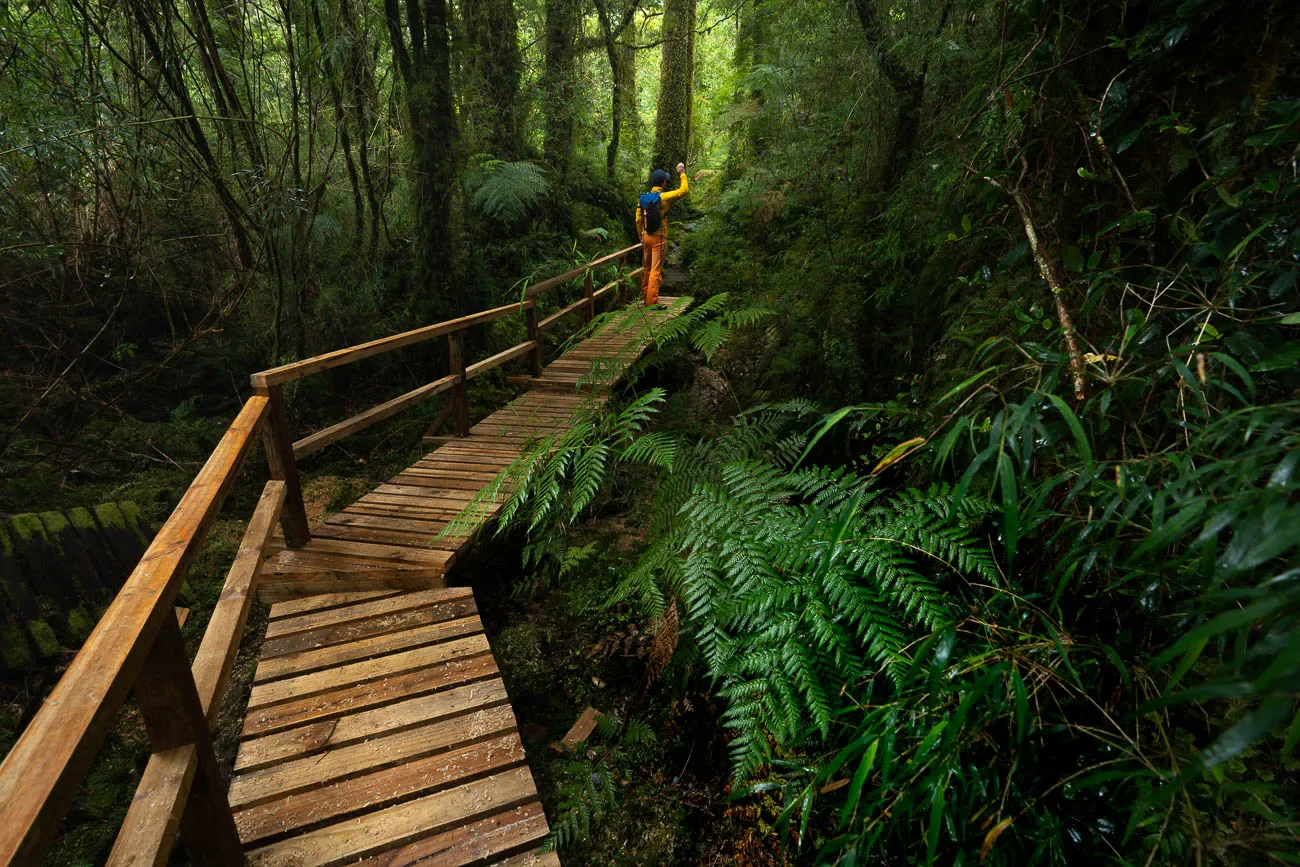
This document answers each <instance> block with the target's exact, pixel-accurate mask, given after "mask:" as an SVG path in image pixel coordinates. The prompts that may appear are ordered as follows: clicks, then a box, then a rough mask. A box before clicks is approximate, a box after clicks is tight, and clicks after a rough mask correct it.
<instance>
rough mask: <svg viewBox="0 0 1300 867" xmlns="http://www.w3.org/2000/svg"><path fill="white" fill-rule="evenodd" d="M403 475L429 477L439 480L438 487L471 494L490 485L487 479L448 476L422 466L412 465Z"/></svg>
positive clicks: (394, 479) (432, 479)
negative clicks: (478, 479)
mask: <svg viewBox="0 0 1300 867" xmlns="http://www.w3.org/2000/svg"><path fill="white" fill-rule="evenodd" d="M402 476H405V477H411V476H415V477H418V478H424V479H429V480H431V481H436V482H438V487H441V488H442V489H443V490H447V491H465V492H466V493H469V494H471V495H473V494H476V493H478V492H479V491H481V490H483V488H485V487H487V485H488V482H486V481H477V480H475V479H457V478H453V477H451V476H447V475H445V474H443V473H440V472H438V471H437V470H426V469H423V468H420V467H410V468H408V469H406V470H405V471H403V473H402ZM390 481H393V482H398V479H397V478H393V479H391V480H390Z"/></svg>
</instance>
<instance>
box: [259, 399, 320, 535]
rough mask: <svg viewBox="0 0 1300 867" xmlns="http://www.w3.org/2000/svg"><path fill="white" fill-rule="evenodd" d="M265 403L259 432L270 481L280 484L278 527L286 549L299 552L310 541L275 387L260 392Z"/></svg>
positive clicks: (283, 413) (286, 421)
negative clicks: (279, 482)
mask: <svg viewBox="0 0 1300 867" xmlns="http://www.w3.org/2000/svg"><path fill="white" fill-rule="evenodd" d="M263 393H264V394H265V395H266V397H267V400H268V401H269V403H268V404H267V410H266V427H265V428H264V429H263V431H262V445H263V447H264V449H265V451H266V463H267V466H268V467H269V468H270V470H271V478H272V479H276V480H278V481H282V482H284V489H285V494H284V508H283V509H281V510H280V526H281V527H283V528H284V538H285V542H286V543H287V544H288V545H289V547H290V548H299V547H302V546H303V545H305V544H306V543H307V541H308V540H309V539H311V530H310V529H309V528H308V526H307V509H306V507H305V506H304V505H303V501H302V485H301V484H300V483H299V480H298V464H297V462H296V461H295V460H294V456H293V434H292V432H291V431H290V429H289V415H288V413H287V412H286V410H285V408H284V395H283V394H282V393H281V389H280V387H279V386H275V387H272V388H268V389H265V390H264V392H263Z"/></svg>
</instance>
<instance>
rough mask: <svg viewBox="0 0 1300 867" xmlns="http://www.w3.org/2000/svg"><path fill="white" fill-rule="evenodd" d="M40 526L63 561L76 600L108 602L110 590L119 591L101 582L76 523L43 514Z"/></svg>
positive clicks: (114, 586) (65, 573)
mask: <svg viewBox="0 0 1300 867" xmlns="http://www.w3.org/2000/svg"><path fill="white" fill-rule="evenodd" d="M87 516H89V513H87ZM41 523H42V524H44V525H45V534H46V536H47V537H48V538H49V540H50V543H51V544H52V545H54V546H55V547H56V548H57V549H58V551H59V555H60V556H61V557H62V558H63V566H64V571H63V574H64V575H65V576H66V578H67V580H68V581H70V582H71V583H72V586H73V587H74V588H75V592H76V594H77V598H79V599H81V600H82V601H83V602H85V601H91V602H95V603H98V602H102V601H107V598H108V597H109V591H110V588H111V589H112V590H116V589H117V587H116V585H113V584H105V583H104V581H102V580H101V579H100V574H99V570H98V569H97V568H95V563H94V559H93V558H92V557H91V556H90V553H89V552H88V551H87V550H86V539H85V537H84V536H83V535H82V534H81V533H80V532H78V531H77V528H76V525H75V524H74V522H73V521H72V520H70V519H69V517H68V516H67V515H64V514H63V513H62V512H41Z"/></svg>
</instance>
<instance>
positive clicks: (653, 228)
mask: <svg viewBox="0 0 1300 867" xmlns="http://www.w3.org/2000/svg"><path fill="white" fill-rule="evenodd" d="M641 217H642V219H644V220H645V231H646V234H647V235H653V234H655V233H656V232H658V231H659V229H660V228H661V227H662V226H663V224H664V209H663V203H662V202H661V201H660V200H659V194H658V193H655V192H649V193H642V194H641Z"/></svg>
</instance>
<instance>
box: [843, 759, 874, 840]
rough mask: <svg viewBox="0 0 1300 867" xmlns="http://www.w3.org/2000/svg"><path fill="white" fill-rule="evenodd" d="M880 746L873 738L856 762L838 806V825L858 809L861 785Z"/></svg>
mask: <svg viewBox="0 0 1300 867" xmlns="http://www.w3.org/2000/svg"><path fill="white" fill-rule="evenodd" d="M879 748H880V740H879V739H877V740H874V741H872V742H871V745H870V746H869V747H867V749H866V752H864V753H863V754H862V761H860V762H858V769H857V770H856V771H854V772H853V779H852V780H851V781H850V782H849V791H848V794H847V795H846V796H845V800H844V806H843V807H841V808H840V826H841V827H843V826H844V825H845V824H846V823H847V822H848V821H849V817H850V816H852V815H853V814H854V813H855V812H856V811H857V809H858V799H859V798H861V796H862V786H863V784H864V783H866V781H867V774H869V773H870V772H871V766H872V765H874V764H875V762H876V750H878V749H879Z"/></svg>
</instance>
